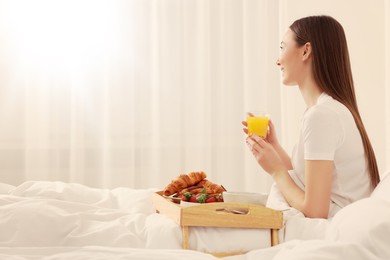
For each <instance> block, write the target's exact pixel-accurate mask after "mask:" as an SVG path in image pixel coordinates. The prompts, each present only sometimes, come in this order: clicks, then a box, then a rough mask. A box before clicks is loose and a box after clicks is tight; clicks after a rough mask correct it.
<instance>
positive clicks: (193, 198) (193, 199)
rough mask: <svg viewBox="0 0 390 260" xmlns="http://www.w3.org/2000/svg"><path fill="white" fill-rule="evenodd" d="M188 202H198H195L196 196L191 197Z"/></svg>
mask: <svg viewBox="0 0 390 260" xmlns="http://www.w3.org/2000/svg"><path fill="white" fill-rule="evenodd" d="M189 202H198V201H197V200H196V196H194V195H193V196H191V198H190V200H189Z"/></svg>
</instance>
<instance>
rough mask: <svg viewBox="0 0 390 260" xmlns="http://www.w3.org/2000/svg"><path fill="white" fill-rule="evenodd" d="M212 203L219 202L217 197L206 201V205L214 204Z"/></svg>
mask: <svg viewBox="0 0 390 260" xmlns="http://www.w3.org/2000/svg"><path fill="white" fill-rule="evenodd" d="M212 202H217V198H216V197H210V198H208V199H207V200H206V203H212Z"/></svg>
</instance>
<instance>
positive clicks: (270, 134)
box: [241, 113, 279, 146]
mask: <svg viewBox="0 0 390 260" xmlns="http://www.w3.org/2000/svg"><path fill="white" fill-rule="evenodd" d="M247 115H248V116H253V114H252V113H247ZM241 124H242V125H243V126H245V128H243V129H242V130H243V131H244V133H245V134H248V124H247V122H246V121H242V122H241ZM265 140H266V141H267V142H268V143H270V144H272V145H274V146H276V145H279V142H278V138H277V136H276V130H275V126H274V124H273V122H272V120H271V119H269V121H268V130H267V136H266V138H265Z"/></svg>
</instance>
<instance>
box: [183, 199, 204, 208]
mask: <svg viewBox="0 0 390 260" xmlns="http://www.w3.org/2000/svg"><path fill="white" fill-rule="evenodd" d="M199 205H202V203H198V202H189V201H184V200H182V201H180V206H181V207H182V208H187V207H192V206H199Z"/></svg>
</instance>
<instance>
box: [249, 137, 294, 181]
mask: <svg viewBox="0 0 390 260" xmlns="http://www.w3.org/2000/svg"><path fill="white" fill-rule="evenodd" d="M246 143H247V145H248V147H249V149H250V150H251V152H252V154H253V156H254V157H255V159H256V161H257V162H258V163H259V164H260V166H261V167H262V168H263V169H264V170H265V171H266V172H268V173H269V174H271V175H272V174H273V173H275V172H278V171H287V170H288V169H287V168H286V166H285V165H284V163H283V160H282V159H281V158H280V156H279V154H278V152H277V151H276V150H275V148H274V147H273V145H272V144H270V143H268V142H267V141H266V140H265V139H263V138H261V137H259V136H257V135H254V134H251V135H250V136H248V137H247V138H246Z"/></svg>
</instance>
